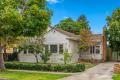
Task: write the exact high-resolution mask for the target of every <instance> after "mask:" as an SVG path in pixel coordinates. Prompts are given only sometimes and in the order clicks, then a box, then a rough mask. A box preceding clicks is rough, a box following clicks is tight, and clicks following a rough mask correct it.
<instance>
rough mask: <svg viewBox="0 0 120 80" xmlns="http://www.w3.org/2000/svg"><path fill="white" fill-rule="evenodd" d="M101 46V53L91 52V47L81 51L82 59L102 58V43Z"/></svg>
mask: <svg viewBox="0 0 120 80" xmlns="http://www.w3.org/2000/svg"><path fill="white" fill-rule="evenodd" d="M99 46H100V53H99V54H96V53H94V54H91V53H90V49H88V50H87V51H83V52H81V53H80V59H87V60H90V59H94V60H102V54H103V53H102V52H103V51H102V43H100V44H99Z"/></svg>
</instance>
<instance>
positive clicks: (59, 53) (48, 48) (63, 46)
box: [45, 44, 65, 54]
mask: <svg viewBox="0 0 120 80" xmlns="http://www.w3.org/2000/svg"><path fill="white" fill-rule="evenodd" d="M45 45H48V50H49V51H50V45H57V53H53V54H60V52H59V51H60V49H59V46H60V45H63V52H64V50H65V48H64V44H45Z"/></svg>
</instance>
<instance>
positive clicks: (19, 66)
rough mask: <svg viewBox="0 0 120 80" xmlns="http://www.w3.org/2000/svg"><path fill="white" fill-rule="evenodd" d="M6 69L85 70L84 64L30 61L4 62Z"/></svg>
mask: <svg viewBox="0 0 120 80" xmlns="http://www.w3.org/2000/svg"><path fill="white" fill-rule="evenodd" d="M5 66H6V68H8V69H21V70H36V71H55V72H82V71H84V70H85V65H84V64H65V65H64V64H31V63H14V62H7V63H5Z"/></svg>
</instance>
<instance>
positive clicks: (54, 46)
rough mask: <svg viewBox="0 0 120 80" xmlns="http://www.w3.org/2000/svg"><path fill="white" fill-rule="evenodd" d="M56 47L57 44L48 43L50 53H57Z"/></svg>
mask: <svg viewBox="0 0 120 80" xmlns="http://www.w3.org/2000/svg"><path fill="white" fill-rule="evenodd" d="M57 51H58V49H57V45H50V52H51V53H57Z"/></svg>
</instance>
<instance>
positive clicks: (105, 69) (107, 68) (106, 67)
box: [59, 62, 115, 80]
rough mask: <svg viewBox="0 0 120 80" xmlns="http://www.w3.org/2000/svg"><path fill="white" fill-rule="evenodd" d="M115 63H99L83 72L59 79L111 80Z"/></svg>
mask: <svg viewBox="0 0 120 80" xmlns="http://www.w3.org/2000/svg"><path fill="white" fill-rule="evenodd" d="M114 64H115V63H112V62H111V63H101V64H99V65H97V66H95V67H93V68H91V69H89V70H87V71H85V72H83V73H79V74H77V75H73V76H70V77H67V78H63V79H59V80H112V75H113V67H114Z"/></svg>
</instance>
